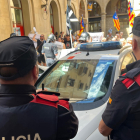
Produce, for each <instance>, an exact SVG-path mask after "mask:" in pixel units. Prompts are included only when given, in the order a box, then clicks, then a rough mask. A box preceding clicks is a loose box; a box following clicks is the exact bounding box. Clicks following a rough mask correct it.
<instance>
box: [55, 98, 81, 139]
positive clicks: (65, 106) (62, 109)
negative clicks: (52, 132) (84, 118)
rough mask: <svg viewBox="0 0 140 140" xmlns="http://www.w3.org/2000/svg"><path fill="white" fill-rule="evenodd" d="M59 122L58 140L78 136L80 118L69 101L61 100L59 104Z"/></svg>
mask: <svg viewBox="0 0 140 140" xmlns="http://www.w3.org/2000/svg"><path fill="white" fill-rule="evenodd" d="M58 115H59V116H58V124H57V138H56V140H69V139H72V138H74V137H75V136H76V134H77V131H78V124H79V122H78V118H77V117H76V115H75V113H74V111H73V107H72V105H71V104H69V103H68V101H64V100H62V101H60V102H59V106H58Z"/></svg>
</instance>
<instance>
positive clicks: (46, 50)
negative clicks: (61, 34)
mask: <svg viewBox="0 0 140 140" xmlns="http://www.w3.org/2000/svg"><path fill="white" fill-rule="evenodd" d="M55 40H56V38H55V35H54V34H50V35H49V37H48V39H47V43H45V44H44V45H43V48H42V54H44V55H45V56H46V59H47V60H46V63H47V67H50V66H51V65H52V64H53V63H55V61H56V60H55V59H56V56H57V55H58V48H57V45H56V44H55Z"/></svg>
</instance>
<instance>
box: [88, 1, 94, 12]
mask: <svg viewBox="0 0 140 140" xmlns="http://www.w3.org/2000/svg"><path fill="white" fill-rule="evenodd" d="M92 8H93V3H92V2H89V3H88V11H92Z"/></svg>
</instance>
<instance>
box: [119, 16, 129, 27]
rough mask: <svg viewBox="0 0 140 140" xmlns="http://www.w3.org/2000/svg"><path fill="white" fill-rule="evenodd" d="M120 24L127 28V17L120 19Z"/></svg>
mask: <svg viewBox="0 0 140 140" xmlns="http://www.w3.org/2000/svg"><path fill="white" fill-rule="evenodd" d="M119 21H120V26H121V28H123V29H126V28H129V20H128V19H125V18H124V19H120V20H119Z"/></svg>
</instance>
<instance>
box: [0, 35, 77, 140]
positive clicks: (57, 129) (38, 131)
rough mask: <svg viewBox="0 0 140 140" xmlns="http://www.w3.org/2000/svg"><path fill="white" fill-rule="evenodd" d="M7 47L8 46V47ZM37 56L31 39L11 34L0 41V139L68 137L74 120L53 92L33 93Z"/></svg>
mask: <svg viewBox="0 0 140 140" xmlns="http://www.w3.org/2000/svg"><path fill="white" fill-rule="evenodd" d="M9 48H10V49H9ZM36 63H37V55H36V51H35V47H34V44H33V41H32V40H30V39H29V38H28V37H23V36H15V37H12V38H8V39H6V40H4V41H2V42H0V83H1V85H0V139H2V140H20V139H24V140H69V139H71V138H73V137H75V135H76V133H77V130H78V119H77V117H76V116H75V114H74V112H73V109H72V105H71V104H69V103H68V101H67V100H59V99H58V97H57V96H56V93H49V92H47V91H46V92H45V91H40V92H39V93H36V89H35V87H34V84H35V83H36V81H37V79H38V66H37V64H36Z"/></svg>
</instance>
